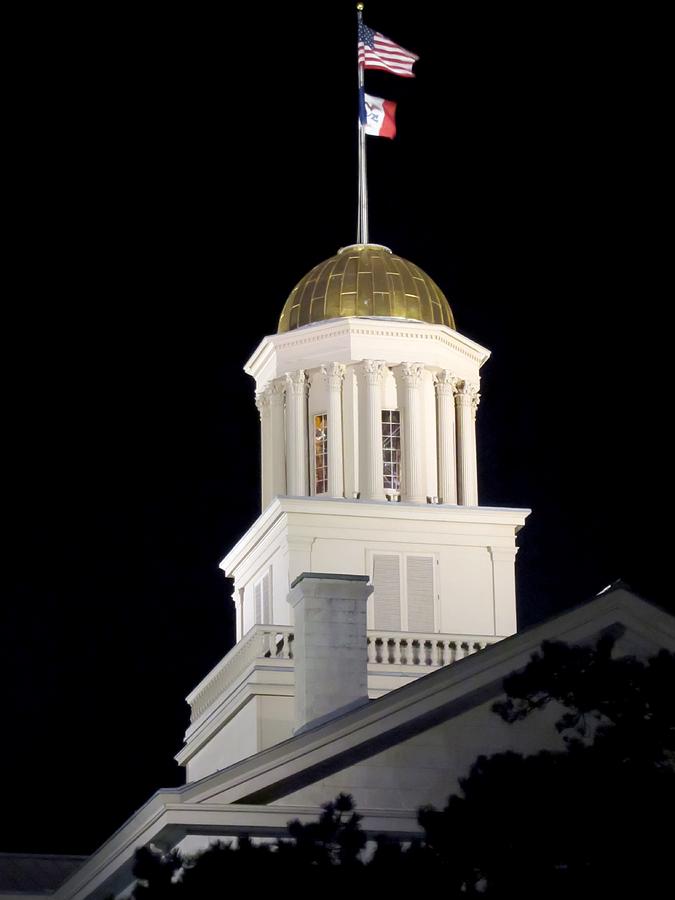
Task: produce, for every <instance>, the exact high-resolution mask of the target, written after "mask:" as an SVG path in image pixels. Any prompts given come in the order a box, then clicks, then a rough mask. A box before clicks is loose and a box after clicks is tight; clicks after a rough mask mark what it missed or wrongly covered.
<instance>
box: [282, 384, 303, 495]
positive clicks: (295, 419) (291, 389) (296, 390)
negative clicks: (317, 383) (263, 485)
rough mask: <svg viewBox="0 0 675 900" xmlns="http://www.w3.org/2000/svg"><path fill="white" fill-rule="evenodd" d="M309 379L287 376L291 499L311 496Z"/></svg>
mask: <svg viewBox="0 0 675 900" xmlns="http://www.w3.org/2000/svg"><path fill="white" fill-rule="evenodd" d="M307 464H308V457H307V378H306V376H305V372H304V370H303V369H298V371H297V372H287V373H286V471H287V477H288V493H289V495H290V496H291V497H306V496H307Z"/></svg>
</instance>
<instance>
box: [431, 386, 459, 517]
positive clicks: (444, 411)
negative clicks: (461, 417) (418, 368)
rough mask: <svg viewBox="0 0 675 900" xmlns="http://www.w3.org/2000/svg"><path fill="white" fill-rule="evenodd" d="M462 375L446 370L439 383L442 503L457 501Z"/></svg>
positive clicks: (437, 390) (439, 480)
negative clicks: (457, 428)
mask: <svg viewBox="0 0 675 900" xmlns="http://www.w3.org/2000/svg"><path fill="white" fill-rule="evenodd" d="M458 381H459V378H457V377H456V376H455V375H453V374H452V372H450V371H448V369H442V370H441V371H440V372H439V373H438V374H437V375H436V378H435V383H436V400H437V405H436V409H437V413H436V434H437V443H438V496H439V498H440V501H441V503H452V504H456V503H457V455H456V454H457V451H456V441H455V391H456V390H457V382H458Z"/></svg>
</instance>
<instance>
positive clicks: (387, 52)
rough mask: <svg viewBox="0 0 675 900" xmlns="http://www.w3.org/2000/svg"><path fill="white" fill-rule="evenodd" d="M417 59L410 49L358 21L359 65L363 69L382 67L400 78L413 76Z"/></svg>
mask: <svg viewBox="0 0 675 900" xmlns="http://www.w3.org/2000/svg"><path fill="white" fill-rule="evenodd" d="M418 59H419V57H418V56H415V54H414V53H411V52H410V50H405V49H404V48H403V47H399V45H398V44H395V43H394V42H393V41H390V40H389V38H388V37H385V36H384V35H383V34H380V32H379V31H373V29H372V28H368V26H367V25H365V24H364V23H363V22H362V21H360V22H359V65H360V66H363V68H364V69H382V70H383V71H384V72H391V73H392V74H393V75H400V76H401V77H402V78H414V77H415V75H414V73H413V70H412V67H413V63H415V62H417V60H418Z"/></svg>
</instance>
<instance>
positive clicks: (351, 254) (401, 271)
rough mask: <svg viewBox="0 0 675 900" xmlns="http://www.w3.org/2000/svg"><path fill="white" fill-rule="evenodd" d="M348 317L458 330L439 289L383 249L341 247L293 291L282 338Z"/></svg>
mask: <svg viewBox="0 0 675 900" xmlns="http://www.w3.org/2000/svg"><path fill="white" fill-rule="evenodd" d="M344 316H387V317H389V316H392V317H394V318H397V319H417V320H418V321H421V322H430V323H432V324H434V325H448V326H449V327H450V328H454V327H455V320H454V318H453V315H452V310H451V309H450V304H449V303H448V301H447V300H446V298H445V296H444V294H443V293H442V291H441V289H440V288H439V287H438V285H437V284H436V283H435V282H434V281H432V280H431V278H429V276H428V275H427V274H426V272H423V271H422V270H421V269H419V268H418V267H417V266H416V265H414V263H411V262H408V260H407V259H402V258H401V257H400V256H395V255H394V254H393V253H392V252H391V250H389V248H388V247H382V246H380V245H379V244H353V245H352V246H351V247H342V249H341V250H338V252H337V255H336V256H332V257H331V258H330V259H327V260H326V262H322V263H320V264H319V265H318V266H314V268H313V269H312V270H311V272H308V273H307V275H305V277H304V278H303V279H301V281H299V282H298V284H297V285H296V286H295V287H294V288H293V290H292V291H291V294H290V296H289V298H288V300H287V301H286V303H285V305H284V308H283V310H282V313H281V318H280V319H279V329H278V333H279V334H283V333H284V332H285V331H292V330H293V329H294V328H299V327H300V326H301V325H309V324H310V322H323V321H324V320H326V319H337V318H341V317H344Z"/></svg>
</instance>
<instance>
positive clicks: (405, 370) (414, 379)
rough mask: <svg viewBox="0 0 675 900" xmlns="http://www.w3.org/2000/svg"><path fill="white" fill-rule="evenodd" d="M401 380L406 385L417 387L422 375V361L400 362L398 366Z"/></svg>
mask: <svg viewBox="0 0 675 900" xmlns="http://www.w3.org/2000/svg"><path fill="white" fill-rule="evenodd" d="M398 370H399V372H400V373H401V378H402V379H403V382H404V383H405V384H407V385H408V387H419V386H420V384H421V383H422V377H423V375H424V363H411V362H402V363H401V365H400V366H399V367H398Z"/></svg>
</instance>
